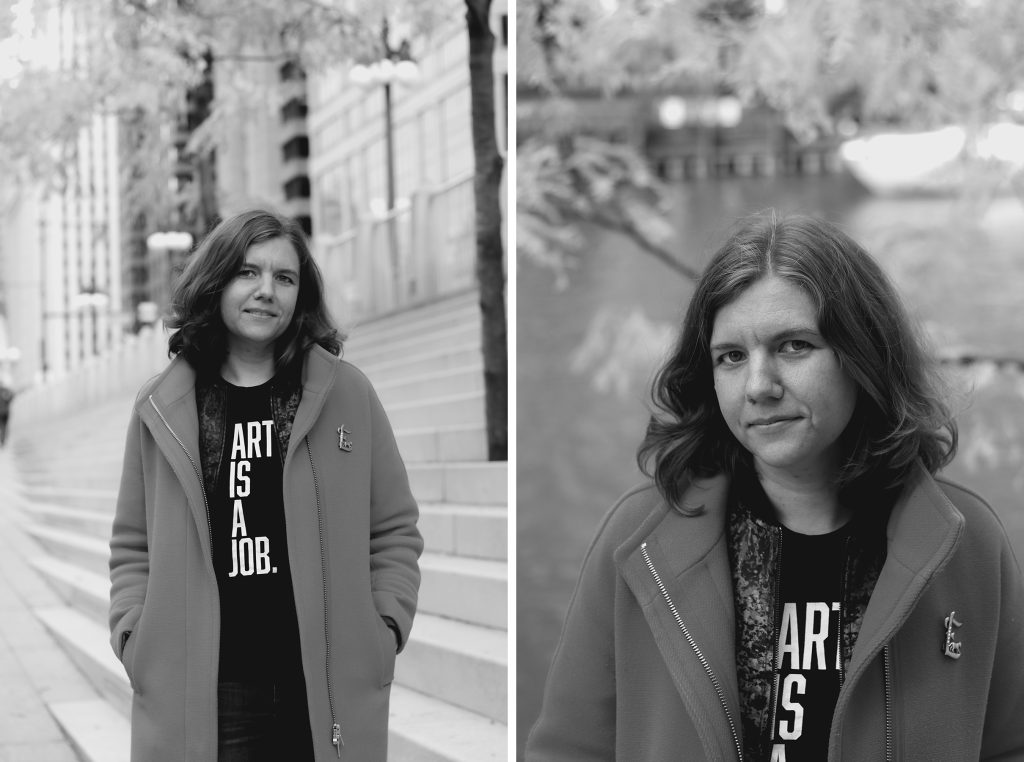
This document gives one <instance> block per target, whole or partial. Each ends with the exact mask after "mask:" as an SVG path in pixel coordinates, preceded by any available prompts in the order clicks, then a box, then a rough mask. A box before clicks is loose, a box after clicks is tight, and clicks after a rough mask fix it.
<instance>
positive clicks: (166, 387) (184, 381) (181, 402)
mask: <svg viewBox="0 0 1024 762" xmlns="http://www.w3.org/2000/svg"><path fill="white" fill-rule="evenodd" d="M136 410H137V411H138V413H139V417H140V418H141V419H142V421H143V422H144V423H145V424H146V426H147V428H148V429H149V431H150V434H151V435H152V436H153V440H154V441H155V442H156V445H157V447H159V448H160V452H161V453H162V454H163V456H164V458H165V459H166V460H167V462H168V463H169V464H170V466H171V469H172V470H173V471H174V474H175V476H177V478H178V482H179V483H180V484H181V487H182V490H183V491H184V492H185V497H186V499H187V501H188V505H189V508H190V509H191V511H192V518H193V520H194V521H195V523H196V529H197V530H198V535H199V542H200V545H201V546H202V548H203V549H204V551H205V553H206V557H207V558H208V559H211V563H212V558H213V552H212V548H211V547H210V519H209V516H208V515H207V503H206V494H205V491H204V489H203V483H202V476H201V474H202V471H201V468H202V466H201V463H200V456H199V418H198V413H197V412H196V397H195V372H194V371H193V370H192V367H191V366H190V365H189V364H188V362H187V361H185V359H184V358H182V357H181V356H180V355H179V356H178V357H176V358H175V359H174V360H173V361H172V362H171V364H170V365H169V366H168V367H167V370H165V371H164V372H163V373H162V374H161V375H160V376H159V377H158V378H157V380H156V381H155V382H154V384H153V386H152V387H151V388H150V390H149V392H148V393H146V392H144V393H143V394H141V395H140V397H139V400H138V402H137V403H136ZM179 440H180V443H179Z"/></svg>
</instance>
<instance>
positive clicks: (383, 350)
mask: <svg viewBox="0 0 1024 762" xmlns="http://www.w3.org/2000/svg"><path fill="white" fill-rule="evenodd" d="M472 343H475V344H476V345H477V346H479V345H480V322H479V320H477V321H476V322H461V323H456V324H453V325H448V326H441V327H438V328H435V329H433V330H424V329H423V327H421V326H418V325H417V324H416V323H409V325H408V327H407V329H406V330H405V331H403V332H401V333H395V334H393V335H392V336H390V337H388V338H387V339H386V340H381V339H380V338H376V339H373V340H372V341H359V342H356V341H352V342H349V344H348V345H347V346H346V356H347V355H348V354H349V353H351V356H352V357H358V358H359V360H360V362H362V363H366V364H372V363H375V362H377V361H378V360H381V359H387V358H388V357H394V356H404V355H408V354H411V353H413V352H416V353H421V352H422V353H430V354H440V353H444V352H446V351H447V350H448V348H449V347H453V346H458V345H459V344H472Z"/></svg>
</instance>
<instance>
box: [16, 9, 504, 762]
mask: <svg viewBox="0 0 1024 762" xmlns="http://www.w3.org/2000/svg"><path fill="white" fill-rule="evenodd" d="M508 13H509V6H508V5H507V4H506V2H505V1H504V0H465V2H462V1H459V0H442V1H441V2H437V1H436V0H429V1H427V0H401V1H398V0H387V1H384V2H381V1H380V0H373V1H372V2H371V1H370V0H296V1H295V2H288V3H283V2H278V1H277V0H244V2H225V1H224V0H12V1H11V2H5V3H2V4H0V444H2V449H0V682H2V684H3V690H2V691H0V693H2V697H0V759H3V760H26V761H27V760H32V761H33V762H74V761H80V762H87V761H88V762H129V760H130V761H131V762H158V761H159V760H178V761H179V762H180V761H181V760H190V761H193V762H217V761H218V760H219V761H220V762H225V761H228V760H234V761H235V762H243V761H249V762H256V761H257V760H265V761H267V762H270V761H273V762H283V761H285V760H287V761H288V762H292V761H293V760H309V761H310V762H312V760H319V761H320V762H326V761H327V760H339V759H340V760H349V761H350V762H364V761H370V760H378V761H379V762H383V761H384V760H408V761H409V762H415V761H425V760H430V761H431V762H475V761H477V760H503V759H506V758H507V748H508V743H509V741H508V737H509V728H508V695H509V681H508V674H507V673H508V649H509V644H508V634H507V633H508V629H509V621H508V579H509V572H508V523H509V506H508V473H509V468H508V441H509V440H508V398H509V394H508V339H507V323H508V318H507V315H506V312H507V301H508V296H509V295H508V291H507V287H506V276H507V269H508V268H507V256H506V248H507V245H508V240H507V238H508V237H507V234H506V226H507V216H508V215H507V212H506V209H507V203H506V201H507V182H506V178H505V167H506V165H507V156H508V117H509V111H508V105H507V104H508V84H507V83H508V67H509V51H508V31H507V30H508V21H507V19H508Z"/></svg>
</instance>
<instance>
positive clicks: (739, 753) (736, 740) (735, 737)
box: [640, 542, 743, 762]
mask: <svg viewBox="0 0 1024 762" xmlns="http://www.w3.org/2000/svg"><path fill="white" fill-rule="evenodd" d="M640 553H641V554H642V555H643V557H644V562H645V563H646V564H647V568H648V570H649V571H650V572H651V576H652V577H654V583H655V584H656V585H657V586H658V590H659V591H660V592H661V597H662V598H664V599H665V603H666V604H668V608H669V611H671V612H672V618H673V619H675V621H676V624H677V625H678V627H679V630H680V631H681V632H682V633H683V637H684V638H686V642H687V643H689V645H690V648H691V649H693V653H694V654H695V655H696V656H697V660H698V661H699V662H700V665H701V666H702V667H703V668H704V672H705V673H706V674H707V676H708V679H709V680H711V684H712V685H713V686H714V688H715V693H717V694H718V701H719V703H720V704H721V705H722V710H723V711H724V712H725V719H726V720H728V721H729V732H730V733H731V734H732V742H733V744H734V745H735V747H736V757H737V759H739V761H740V762H743V747H742V745H741V744H740V737H739V734H737V732H736V724H735V723H734V722H733V719H732V713H731V712H730V711H729V705H728V704H727V703H726V701H725V693H724V692H723V691H722V685H721V683H719V682H718V678H717V677H716V676H715V673H714V672H713V671H712V670H711V664H709V663H708V660H707V658H705V656H704V654H703V652H702V651H701V650H700V646H698V645H697V641H695V640H694V639H693V636H692V635H691V634H690V631H689V629H687V627H686V625H685V624H684V623H683V619H682V617H680V616H679V610H678V609H676V605H675V603H673V602H672V598H671V597H670V596H669V594H668V589H667V588H666V587H665V584H664V583H663V582H662V581H661V575H659V574H658V570H657V569H655V568H654V563H653V562H652V561H651V557H650V555H649V554H648V553H647V543H646V542H645V543H643V544H642V545H641V546H640Z"/></svg>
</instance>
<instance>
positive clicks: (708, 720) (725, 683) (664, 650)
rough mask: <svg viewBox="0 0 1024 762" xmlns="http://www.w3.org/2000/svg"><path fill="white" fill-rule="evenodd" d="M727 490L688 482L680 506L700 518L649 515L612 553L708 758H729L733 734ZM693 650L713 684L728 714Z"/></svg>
mask: <svg viewBox="0 0 1024 762" xmlns="http://www.w3.org/2000/svg"><path fill="white" fill-rule="evenodd" d="M727 492H728V486H727V482H726V480H725V479H724V478H715V479H711V480H707V481H702V482H696V483H694V485H692V486H691V487H690V489H689V490H687V492H686V494H685V496H684V501H683V502H684V505H685V506H686V507H687V508H697V507H699V506H703V512H702V513H701V514H700V515H698V516H685V515H683V514H681V513H679V512H678V511H675V510H671V509H665V510H661V511H656V512H654V513H653V514H652V515H651V516H650V517H649V519H648V520H647V521H646V522H644V524H643V525H642V526H641V527H640V529H639V530H638V531H637V532H636V533H635V534H634V535H633V536H632V537H631V538H630V539H629V540H627V542H626V543H624V544H623V545H622V546H620V548H619V549H618V551H617V552H616V562H617V564H618V566H619V569H620V572H621V574H622V575H623V578H624V579H625V581H626V584H627V585H628V586H629V588H630V590H631V591H632V593H633V595H634V596H635V597H636V599H637V601H638V603H639V605H640V606H641V609H642V610H643V614H644V617H645V618H646V620H647V623H648V626H649V627H650V629H651V632H652V634H653V635H654V640H655V642H656V643H657V645H658V649H659V651H660V653H661V656H662V659H663V660H664V662H665V665H666V667H667V669H668V672H669V674H670V675H671V676H672V680H673V682H674V683H675V686H676V690H677V691H678V692H679V696H680V698H681V699H682V701H683V703H684V705H685V706H686V709H687V711H688V712H689V713H690V715H691V717H692V718H693V720H694V726H695V727H696V728H697V730H698V733H700V735H701V740H702V742H703V745H704V748H705V750H706V752H707V753H708V755H709V758H711V759H734V758H735V757H736V751H735V749H734V748H733V746H732V744H731V738H732V733H733V729H734V730H735V732H736V733H737V734H739V732H740V716H739V691H738V688H737V683H736V658H735V616H734V613H733V600H732V578H731V575H730V572H729V558H728V552H727V549H726V536H725V513H726V498H727ZM644 551H646V556H647V557H646V558H645V557H644V555H645V554H644ZM648 561H649V563H648ZM652 567H653V571H652ZM655 573H657V576H658V579H660V581H661V584H662V585H663V586H664V590H662V588H661V587H660V586H659V584H658V581H657V580H656V579H655ZM669 601H671V603H672V604H673V605H674V607H675V612H673V611H672V608H671V607H670V605H669ZM676 614H678V618H679V620H681V621H682V622H683V624H684V625H685V627H686V630H687V631H688V632H689V634H690V636H691V637H692V639H693V642H692V644H691V642H690V641H688V640H687V638H686V636H685V635H684V633H683V631H682V628H681V627H680V625H679V621H677V619H676ZM694 646H696V650H695V648H694ZM697 650H699V651H700V654H701V655H702V656H703V657H704V659H705V660H706V661H707V664H708V667H709V668H710V671H711V672H712V674H713V675H714V677H715V679H716V680H717V682H718V685H719V688H720V690H721V691H722V698H723V699H724V701H725V704H726V706H727V707H728V710H727V711H728V716H727V713H726V709H725V708H723V707H722V699H720V698H719V694H718V691H717V690H716V688H715V685H714V683H713V682H712V680H711V678H710V677H709V675H708V673H707V671H706V670H705V667H704V665H703V664H702V663H701V660H700V658H699V657H698V655H697ZM730 718H731V720H732V723H733V728H730V726H729V719H730Z"/></svg>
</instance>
